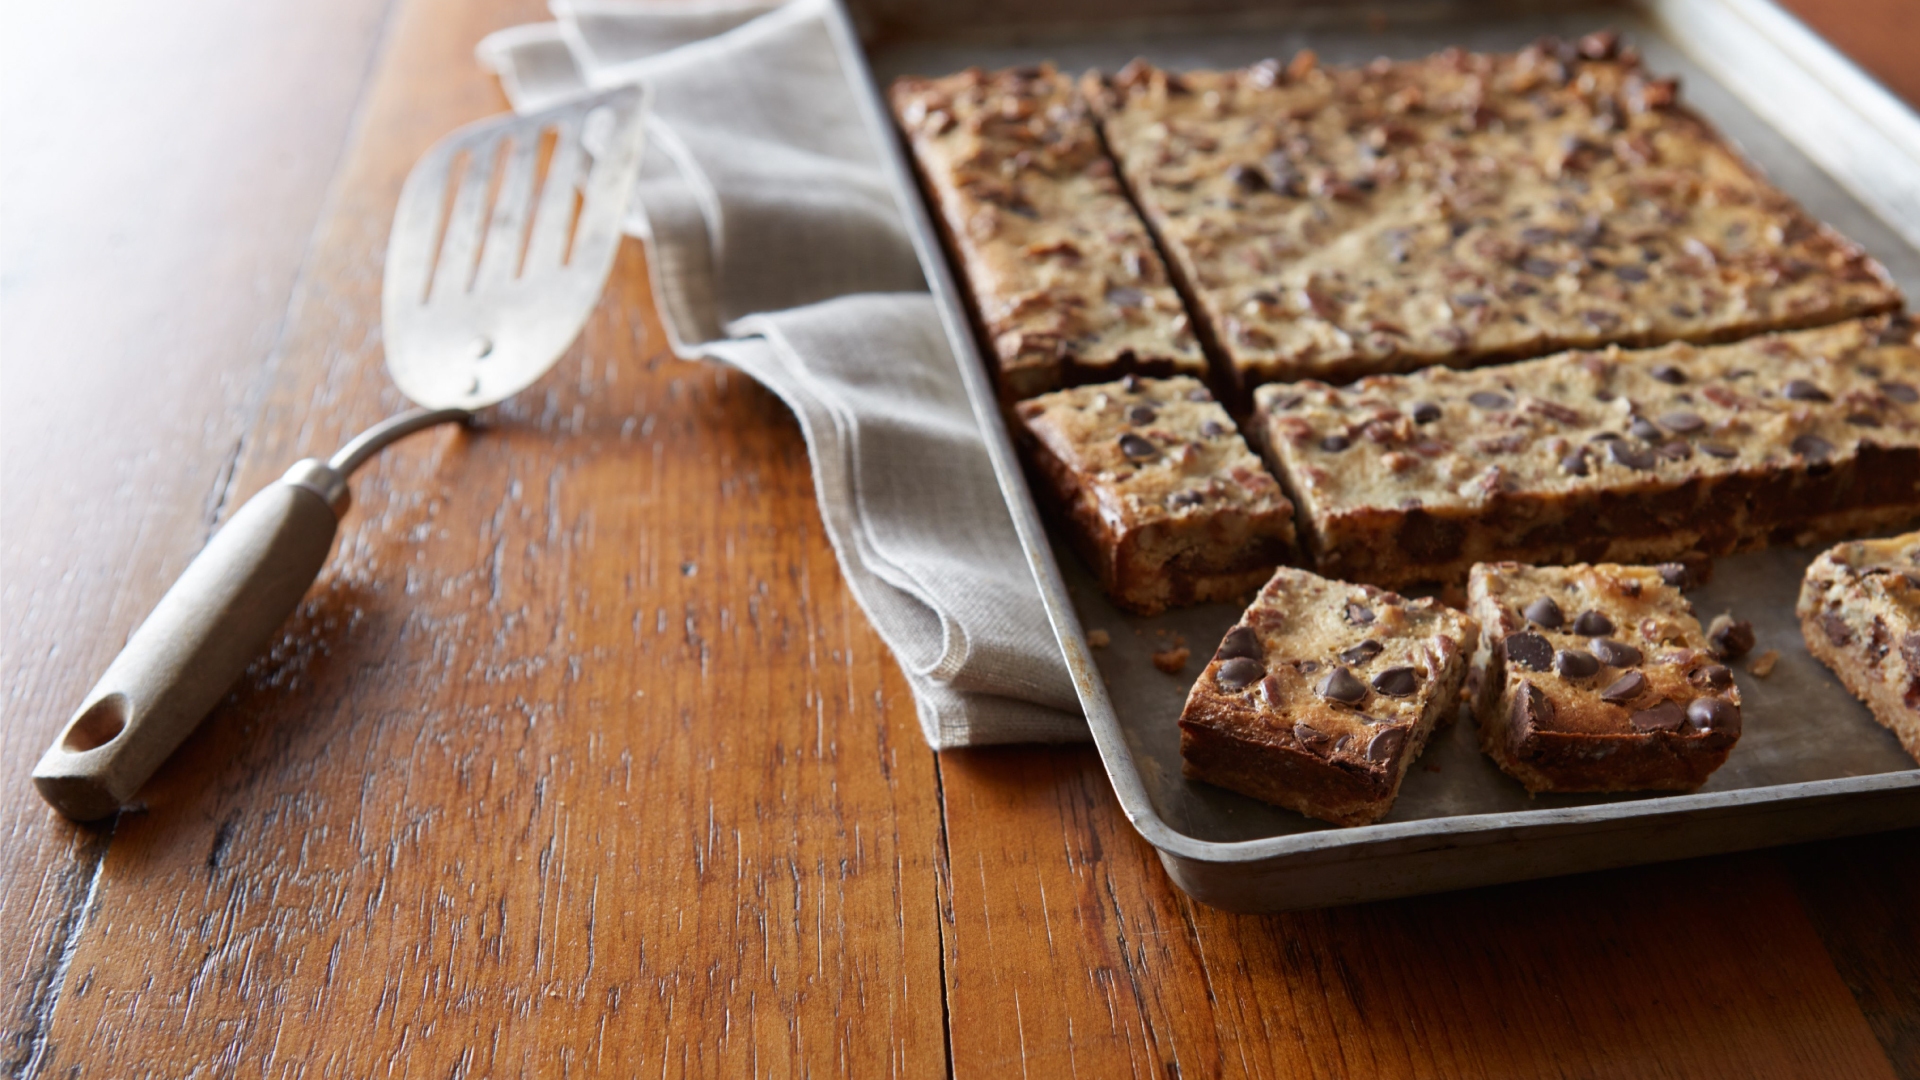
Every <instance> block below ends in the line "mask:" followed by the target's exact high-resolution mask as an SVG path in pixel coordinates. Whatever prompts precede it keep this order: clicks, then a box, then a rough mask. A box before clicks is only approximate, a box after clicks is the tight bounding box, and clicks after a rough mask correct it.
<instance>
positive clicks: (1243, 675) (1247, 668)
mask: <svg viewBox="0 0 1920 1080" xmlns="http://www.w3.org/2000/svg"><path fill="white" fill-rule="evenodd" d="M1266 674H1267V669H1266V668H1264V667H1261V666H1260V662H1259V661H1257V660H1249V659H1247V658H1246V657H1244V656H1236V657H1234V658H1233V659H1231V660H1229V661H1227V662H1226V663H1224V664H1221V665H1220V669H1219V670H1218V671H1216V672H1214V674H1213V677H1214V680H1215V681H1216V682H1218V683H1219V684H1220V689H1222V690H1225V691H1227V692H1228V693H1239V692H1240V691H1242V690H1245V689H1246V688H1247V687H1249V686H1252V685H1253V684H1254V683H1257V682H1259V681H1260V680H1261V679H1263V678H1265V677H1266Z"/></svg>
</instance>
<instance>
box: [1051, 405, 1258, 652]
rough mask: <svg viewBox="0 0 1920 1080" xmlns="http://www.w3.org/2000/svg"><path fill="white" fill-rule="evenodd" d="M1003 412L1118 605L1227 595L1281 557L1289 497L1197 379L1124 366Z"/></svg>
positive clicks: (1245, 587)
mask: <svg viewBox="0 0 1920 1080" xmlns="http://www.w3.org/2000/svg"><path fill="white" fill-rule="evenodd" d="M1014 412H1015V416H1016V418H1017V420H1018V421H1019V428H1018V438H1019V441H1020V444H1021V448H1022V450H1023V451H1024V452H1025V455H1026V459H1027V462H1028V465H1029V466H1030V468H1031V469H1032V471H1033V473H1034V475H1035V485H1034V486H1035V488H1036V492H1037V493H1038V494H1039V495H1041V496H1042V497H1043V498H1044V499H1046V500H1047V502H1048V504H1049V507H1050V509H1052V510H1053V511H1054V512H1055V515H1056V516H1057V517H1058V518H1060V519H1061V520H1062V522H1063V523H1064V525H1065V526H1066V528H1067V529H1068V531H1069V532H1070V533H1071V534H1072V536H1073V539H1074V542H1075V545H1076V546H1077V547H1078V548H1079V550H1080V553H1081V555H1082V556H1083V557H1084V558H1085V559H1086V560H1087V563H1088V564H1089V565H1090V566H1091V567H1092V568H1093V570H1094V572H1095V574H1096V575H1097V576H1098V577H1099V579H1100V583H1101V585H1102V586H1103V587H1104V588H1105V589H1106V591H1107V594H1108V595H1109V596H1111V597H1112V598H1113V600H1114V602H1115V603H1116V604H1119V605H1120V606H1121V607H1124V608H1126V609H1127V610H1129V611H1134V612H1138V613H1140V614H1144V615H1151V614H1155V613H1157V612H1160V611H1163V610H1165V609H1166V608H1168V607H1172V606H1176V605H1181V604H1191V603H1203V602H1207V601H1214V600H1227V599H1231V598H1233V597H1236V596H1239V595H1241V594H1243V593H1246V592H1248V591H1249V590H1252V589H1257V588H1259V587H1260V583H1261V582H1263V581H1265V580H1267V576H1268V575H1269V574H1271V573H1272V572H1273V568H1274V567H1275V566H1277V565H1279V564H1280V563H1282V562H1285V561H1289V560H1290V559H1291V558H1292V556H1293V553H1294V548H1293V504H1292V503H1290V502H1288V501H1287V497H1286V496H1285V495H1284V494H1282V493H1281V491H1280V485H1279V484H1278V483H1277V482H1275V481H1274V479H1273V477H1272V475H1271V474H1269V473H1268V472H1267V470H1266V468H1265V467H1263V466H1262V465H1261V464H1260V459H1259V458H1257V457H1255V456H1254V455H1253V452H1252V451H1251V450H1249V449H1247V444H1246V442H1245V441H1244V440H1242V439H1241V438H1240V433H1239V432H1238V431H1237V430H1236V429H1235V428H1234V426H1233V421H1232V420H1231V419H1230V418H1229V417H1228V416H1227V411H1226V410H1225V409H1223V408H1221V407H1220V405H1219V404H1218V403H1217V402H1215V401H1214V400H1213V395H1212V394H1210V393H1209V392H1208V391H1207V388H1206V387H1205V386H1204V385H1202V384H1201V383H1200V381H1199V380H1197V379H1190V378H1184V377H1176V378H1171V379H1142V378H1137V377H1133V376H1129V377H1127V378H1125V379H1123V380H1120V381H1118V382H1112V383H1105V384H1101V385H1098V386H1082V387H1076V388H1073V389H1070V390H1059V391H1055V392H1054V393H1051V394H1044V395H1042V396H1040V397H1037V398H1033V399H1032V400H1029V401H1023V402H1021V403H1020V404H1019V405H1018V406H1017V407H1016V409H1015V410H1014Z"/></svg>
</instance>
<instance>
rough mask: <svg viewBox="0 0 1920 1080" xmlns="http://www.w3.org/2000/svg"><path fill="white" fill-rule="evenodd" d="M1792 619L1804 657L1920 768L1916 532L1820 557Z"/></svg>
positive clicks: (1919, 555)
mask: <svg viewBox="0 0 1920 1080" xmlns="http://www.w3.org/2000/svg"><path fill="white" fill-rule="evenodd" d="M1796 613H1797V614H1798V615H1799V616H1800V632H1801V633H1802V634H1804V635H1805V636H1806V639H1807V651H1808V652H1811V653H1812V654H1813V655H1815V656H1817V657H1819V658H1820V660H1821V662H1822V663H1824V664H1826V665H1827V666H1828V667H1830V668H1832V669H1833V673H1834V674H1835V675H1838V676H1840V681H1841V682H1842V683H1845V684H1846V687H1847V689H1848V690H1850V691H1852V692H1853V695H1854V696H1855V697H1857V698H1859V699H1860V700H1861V701H1863V702H1866V705H1867V708H1868V709H1869V710H1871V711H1872V712H1873V718H1874V719H1875V720H1878V721H1880V724H1881V726H1883V727H1885V728H1887V729H1888V730H1889V731H1892V732H1893V733H1894V734H1895V735H1896V736H1898V737H1899V739H1900V745H1901V746H1904V747H1906V749H1907V753H1909V754H1912V755H1913V757H1914V760H1916V761H1920V533H1908V534H1906V535H1905V536H1896V537H1893V538H1892V539H1888V540H1856V541H1853V542H1851V543H1846V544H1841V545H1840V546H1838V547H1836V548H1833V549H1832V550H1830V551H1827V552H1825V553H1824V554H1822V555H1821V556H1820V557H1819V558H1817V559H1815V560H1814V561H1813V565H1812V566H1809V567H1808V568H1807V576H1806V580H1805V581H1804V582H1803V583H1802V585H1801V588H1800V603H1799V607H1798V608H1797V612H1796Z"/></svg>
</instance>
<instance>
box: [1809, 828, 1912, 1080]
mask: <svg viewBox="0 0 1920 1080" xmlns="http://www.w3.org/2000/svg"><path fill="white" fill-rule="evenodd" d="M1778 858H1779V861H1780V863H1781V865H1782V866H1784V867H1785V868H1786V870H1787V873H1788V874H1790V875H1791V876H1792V878H1793V882H1794V886H1795V888H1796V889H1797V890H1798V891H1799V894H1800V902H1801V903H1802V904H1803V905H1804V906H1805V907H1806V909H1807V914H1808V915H1809V916H1810V917H1811V918H1812V919H1813V925H1814V926H1815V927H1816V928H1817V929H1818V930H1819V932H1820V938H1821V940H1822V941H1824V942H1825V943H1826V946H1827V951H1828V953H1830V954H1831V955H1832V956H1833V963H1834V967H1835V968H1837V969H1838V970H1839V972H1840V977H1841V978H1842V979H1843V980H1845V982H1846V984H1847V987H1848V988H1849V989H1851V990H1852V991H1853V996H1854V998H1855V999H1857V1000H1858V1001H1859V1002H1860V1009H1861V1011H1862V1012H1863V1013H1865V1014H1866V1017H1867V1023H1869V1024H1870V1025H1872V1027H1873V1031H1874V1034H1876V1035H1878V1036H1879V1037H1880V1044H1881V1045H1882V1046H1884V1047H1885V1048H1886V1051H1887V1057H1888V1058H1889V1059H1891V1060H1892V1062H1893V1067H1894V1071H1895V1072H1896V1073H1898V1074H1899V1075H1900V1076H1902V1077H1903V1078H1906V1080H1916V1078H1920V919H1916V917H1915V916H1916V915H1920V829H1909V830H1906V831H1904V832H1895V833H1885V834H1882V835H1879V836H1861V837H1854V838H1851V839H1847V840H1839V841H1834V842H1832V843H1827V844H1805V845H1802V846H1800V847H1794V848H1788V849H1786V850H1784V851H1781V852H1780V853H1779V855H1778Z"/></svg>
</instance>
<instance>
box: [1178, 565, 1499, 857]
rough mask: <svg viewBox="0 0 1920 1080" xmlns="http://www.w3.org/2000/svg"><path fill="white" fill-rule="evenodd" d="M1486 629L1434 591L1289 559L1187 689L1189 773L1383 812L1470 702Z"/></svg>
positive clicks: (1335, 807) (1286, 797) (1357, 819)
mask: <svg viewBox="0 0 1920 1080" xmlns="http://www.w3.org/2000/svg"><path fill="white" fill-rule="evenodd" d="M1476 633H1477V628H1476V627H1475V625H1474V621H1473V620H1472V619H1471V618H1468V617H1467V616H1464V615H1462V614H1460V613H1459V612H1457V611H1454V610H1453V609H1452V608H1449V607H1446V606H1445V605H1442V604H1440V603H1439V602H1437V601H1434V600H1431V599H1425V600H1408V599H1405V598H1403V597H1401V596H1398V595H1396V594H1394V593H1390V592H1385V591H1383V590H1380V589H1375V588H1372V587H1369V586H1366V585H1349V584H1347V583H1345V582H1341V581H1330V580H1328V579H1327V578H1323V577H1320V576H1319V575H1317V574H1312V573H1308V572H1307V571H1305V570H1293V569H1281V570H1279V571H1277V572H1276V573H1275V574H1274V576H1273V579H1272V580H1271V581H1269V582H1268V583H1267V585H1266V587H1265V588H1264V589H1262V590H1261V591H1260V595H1259V596H1258V597H1256V598H1255V600H1254V602H1253V605H1252V606H1251V607H1249V608H1247V611H1246V614H1244V615H1242V616H1241V618H1240V622H1239V623H1238V624H1237V625H1235V626H1234V628H1233V629H1231V630H1229V631H1227V635H1226V638H1225V639H1224V640H1223V641H1222V642H1221V643H1220V649H1219V651H1218V652H1216V653H1215V654H1214V657H1213V660H1212V661H1211V662H1209V663H1208V664H1207V668H1206V670H1205V671H1203V672H1201V673H1200V679H1199V681H1197V682H1195V683H1194V684H1193V690H1192V692H1191V693H1189V694H1188V696H1187V704H1186V708H1185V709H1183V710H1182V711H1181V713H1180V754H1181V757H1182V759H1183V760H1184V762H1185V771H1186V774H1187V775H1188V776H1190V777H1193V778H1195V779H1199V780H1205V781H1207V782H1209V783H1212V784H1217V785H1219V786H1221V787H1224V788H1228V789H1230V790H1233V791H1238V792H1240V793H1241V794H1243V795H1251V796H1253V797H1254V798H1256V799H1262V800H1264V801H1266V802H1270V803H1273V804H1275V805H1278V806H1284V807H1287V808H1289V809H1292V810H1298V811H1299V812H1301V813H1303V814H1306V815H1308V816H1310V817H1316V818H1319V819H1321V820H1322V821H1330V822H1333V823H1334V824H1336V825H1365V824H1368V823H1370V822H1374V821H1378V820H1379V819H1380V818H1381V817H1382V816H1383V815H1385V814H1386V813H1387V811H1389V810H1391V809H1392V808H1393V800H1394V798H1395V796H1397V795H1398V794H1399V793H1400V782H1401V780H1403V779H1404V778H1405V777H1406V774H1407V767H1408V766H1409V765H1411V764H1412V763H1413V760H1414V759H1415V758H1417V757H1419V756H1420V751H1421V750H1422V749H1423V748H1425V746H1426V744H1427V738H1428V736H1430V735H1431V734H1432V733H1433V729H1434V728H1435V727H1436V726H1437V725H1439V724H1443V723H1446V722H1447V721H1448V720H1450V719H1452V717H1453V712H1454V710H1455V709H1456V708H1457V707H1458V706H1459V699H1460V687H1461V684H1462V683H1463V682H1464V681H1465V679H1466V673H1467V656H1468V654H1469V653H1470V652H1471V651H1472V649H1473V643H1474V638H1475V634H1476Z"/></svg>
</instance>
